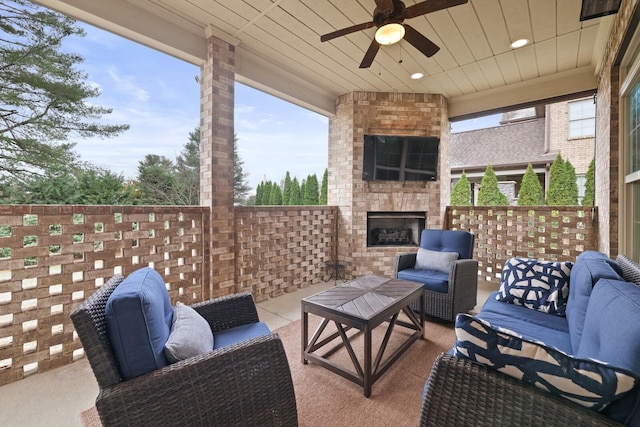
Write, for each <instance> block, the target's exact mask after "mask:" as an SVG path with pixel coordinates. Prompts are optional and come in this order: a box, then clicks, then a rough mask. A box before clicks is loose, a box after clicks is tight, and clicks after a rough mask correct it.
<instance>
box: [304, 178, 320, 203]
mask: <svg viewBox="0 0 640 427" xmlns="http://www.w3.org/2000/svg"><path fill="white" fill-rule="evenodd" d="M319 200H320V192H319V189H318V177H316V174H313V175H309V176H308V177H307V182H306V184H305V186H304V199H303V200H302V203H303V204H304V205H317V204H318V202H319Z"/></svg>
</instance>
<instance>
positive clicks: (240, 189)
mask: <svg viewBox="0 0 640 427" xmlns="http://www.w3.org/2000/svg"><path fill="white" fill-rule="evenodd" d="M243 164H244V161H243V160H242V158H241V157H240V154H238V137H237V136H236V135H233V201H234V202H235V203H244V202H245V199H246V198H247V195H248V194H249V191H251V186H250V185H249V182H248V181H247V174H246V173H245V172H244V170H243V169H242V165H243Z"/></svg>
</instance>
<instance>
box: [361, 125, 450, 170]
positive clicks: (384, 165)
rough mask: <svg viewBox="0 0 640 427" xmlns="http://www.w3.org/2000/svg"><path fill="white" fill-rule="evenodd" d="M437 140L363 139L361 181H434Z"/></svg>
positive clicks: (404, 137)
mask: <svg viewBox="0 0 640 427" xmlns="http://www.w3.org/2000/svg"><path fill="white" fill-rule="evenodd" d="M439 146H440V139H439V138H436V137H428V136H384V135H365V136H364V164H363V167H362V179H363V180H364V181H374V180H380V181H436V180H437V179H438V148H439Z"/></svg>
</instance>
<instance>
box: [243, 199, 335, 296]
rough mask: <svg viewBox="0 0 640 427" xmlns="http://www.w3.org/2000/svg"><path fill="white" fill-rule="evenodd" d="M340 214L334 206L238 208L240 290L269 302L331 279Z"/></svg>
mask: <svg viewBox="0 0 640 427" xmlns="http://www.w3.org/2000/svg"><path fill="white" fill-rule="evenodd" d="M337 213H338V209H337V208H336V207H334V206H269V207H265V206H260V207H258V206H254V207H244V206H242V207H240V206H239V207H236V222H235V224H236V225H235V227H236V233H235V234H236V246H235V248H236V249H235V259H236V262H235V269H236V278H237V280H236V282H237V291H238V292H243V291H247V290H248V291H251V292H253V295H254V299H255V300H256V301H264V300H266V299H269V298H274V297H277V296H279V295H282V294H283V293H285V292H291V291H294V290H296V289H300V288H305V287H307V286H310V285H313V284H316V283H319V282H320V281H322V280H326V279H327V278H328V276H329V275H330V273H329V272H328V269H326V268H325V263H329V262H331V261H332V260H333V259H334V256H335V251H336V246H335V243H336V241H335V230H336V217H337Z"/></svg>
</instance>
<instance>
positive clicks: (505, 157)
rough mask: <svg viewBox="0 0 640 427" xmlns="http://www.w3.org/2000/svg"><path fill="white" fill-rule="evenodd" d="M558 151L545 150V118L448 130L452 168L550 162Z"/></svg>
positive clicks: (477, 167)
mask: <svg viewBox="0 0 640 427" xmlns="http://www.w3.org/2000/svg"><path fill="white" fill-rule="evenodd" d="M557 155H558V152H557V151H551V152H550V151H546V150H545V119H544V118H539V119H534V120H527V121H520V122H515V123H508V124H504V125H501V126H496V127H492V128H486V129H478V130H472V131H467V132H459V133H452V134H451V169H452V170H454V171H456V170H459V171H461V170H463V169H467V170H471V169H485V168H486V167H487V165H491V166H492V167H493V168H494V169H496V168H504V167H508V166H509V165H513V166H514V167H516V166H517V167H523V166H524V167H526V165H527V164H528V163H531V164H532V165H536V164H538V165H539V164H545V163H551V162H553V160H554V159H555V158H556V156H557Z"/></svg>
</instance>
